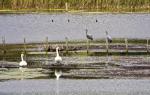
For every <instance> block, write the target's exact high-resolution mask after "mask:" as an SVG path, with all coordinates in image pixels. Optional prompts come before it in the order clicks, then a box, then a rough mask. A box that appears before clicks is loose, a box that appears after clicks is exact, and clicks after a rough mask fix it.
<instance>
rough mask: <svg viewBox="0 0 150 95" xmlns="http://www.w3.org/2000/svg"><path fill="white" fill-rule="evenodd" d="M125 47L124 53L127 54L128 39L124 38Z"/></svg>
mask: <svg viewBox="0 0 150 95" xmlns="http://www.w3.org/2000/svg"><path fill="white" fill-rule="evenodd" d="M125 45H126V53H128V39H127V38H125Z"/></svg>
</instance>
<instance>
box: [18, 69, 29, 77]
mask: <svg viewBox="0 0 150 95" xmlns="http://www.w3.org/2000/svg"><path fill="white" fill-rule="evenodd" d="M26 69H27V68H23V67H19V70H20V71H21V78H20V79H21V80H24V78H25V76H24V72H25V70H26Z"/></svg>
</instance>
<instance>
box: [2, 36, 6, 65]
mask: <svg viewBox="0 0 150 95" xmlns="http://www.w3.org/2000/svg"><path fill="white" fill-rule="evenodd" d="M2 43H3V63H2V64H4V62H5V56H6V50H5V43H6V42H5V37H2Z"/></svg>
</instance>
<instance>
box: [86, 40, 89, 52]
mask: <svg viewBox="0 0 150 95" xmlns="http://www.w3.org/2000/svg"><path fill="white" fill-rule="evenodd" d="M86 44H87V45H86V52H87V54H88V53H89V45H90V41H89V39H87V42H86Z"/></svg>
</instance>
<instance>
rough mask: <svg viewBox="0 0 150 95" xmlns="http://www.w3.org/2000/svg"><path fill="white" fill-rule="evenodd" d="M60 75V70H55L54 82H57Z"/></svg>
mask: <svg viewBox="0 0 150 95" xmlns="http://www.w3.org/2000/svg"><path fill="white" fill-rule="evenodd" d="M61 75H62V71H61V70H55V76H56V80H59V77H60V76H61Z"/></svg>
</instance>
